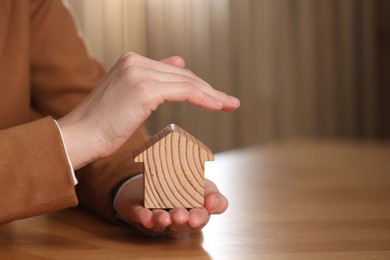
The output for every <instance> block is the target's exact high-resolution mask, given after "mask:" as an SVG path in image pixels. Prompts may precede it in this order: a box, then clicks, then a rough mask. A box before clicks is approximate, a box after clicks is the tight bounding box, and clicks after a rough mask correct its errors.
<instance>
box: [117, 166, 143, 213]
mask: <svg viewBox="0 0 390 260" xmlns="http://www.w3.org/2000/svg"><path fill="white" fill-rule="evenodd" d="M142 177H143V173H139V174H137V175H135V176H133V177H130V178H129V179H127V180H126V181H124V182H123V183H122V185H121V186H120V187H119V189H118V190H117V191H116V194H115V198H114V201H113V206H114V210H115V212H118V211H117V210H116V206H115V205H116V201H117V200H118V194H119V193H120V192H121V191H122V190H123V188H124V187H125V186H126V185H127V184H129V183H130V182H132V181H134V180H136V179H138V178H142Z"/></svg>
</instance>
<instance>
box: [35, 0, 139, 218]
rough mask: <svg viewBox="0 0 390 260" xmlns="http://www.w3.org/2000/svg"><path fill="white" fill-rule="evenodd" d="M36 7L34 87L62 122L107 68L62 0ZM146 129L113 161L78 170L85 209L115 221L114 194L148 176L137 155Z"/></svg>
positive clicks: (43, 107) (38, 102) (42, 105)
mask: <svg viewBox="0 0 390 260" xmlns="http://www.w3.org/2000/svg"><path fill="white" fill-rule="evenodd" d="M35 3H36V4H37V5H36V6H32V10H33V16H32V17H33V21H32V30H33V31H32V35H33V36H32V77H31V79H32V84H33V99H34V101H35V102H34V104H35V106H36V108H35V109H36V110H38V111H40V112H41V113H43V114H47V115H52V116H53V117H55V118H57V117H61V116H62V115H64V114H66V113H67V112H69V111H70V110H71V109H72V108H74V107H75V106H76V105H77V104H78V103H79V102H81V101H82V100H83V99H84V98H85V97H86V95H88V93H89V92H90V91H91V90H92V88H93V87H94V86H96V85H97V84H98V82H99V81H100V79H101V78H102V77H103V75H104V73H105V72H104V69H103V68H102V67H101V65H100V64H99V63H98V62H96V60H94V59H93V58H91V56H90V55H89V53H88V50H87V49H86V47H85V45H84V42H83V40H82V39H81V38H80V37H79V32H78V30H77V27H76V26H75V23H74V21H73V19H72V17H71V15H70V13H69V11H68V10H67V9H66V8H65V7H64V6H63V4H62V2H61V1H58V0H47V1H44V0H40V1H38V0H36V1H35ZM146 139H147V135H146V133H145V131H144V130H143V128H141V129H139V130H138V131H137V132H136V133H134V135H133V136H132V137H131V138H130V140H129V141H128V142H127V143H126V144H125V145H124V146H123V147H122V148H121V149H120V150H119V151H118V152H117V153H116V154H114V155H113V156H111V157H109V158H106V159H104V160H99V161H96V162H94V163H92V164H90V165H88V166H86V167H84V168H83V169H81V170H79V171H77V173H76V175H77V179H78V181H79V184H78V185H77V186H76V191H77V196H78V199H79V202H80V204H81V205H82V206H84V207H86V208H88V209H90V210H91V211H93V212H95V213H97V214H99V215H100V216H102V217H104V218H106V219H110V220H114V219H115V214H114V211H113V206H112V191H113V190H114V189H115V188H116V187H117V186H118V185H119V184H120V183H121V182H122V181H123V180H125V179H127V178H129V177H131V176H133V175H135V174H137V173H139V172H141V171H142V165H140V164H136V163H134V162H133V159H132V150H133V149H134V148H136V146H138V145H140V144H141V143H143V142H144V141H146Z"/></svg>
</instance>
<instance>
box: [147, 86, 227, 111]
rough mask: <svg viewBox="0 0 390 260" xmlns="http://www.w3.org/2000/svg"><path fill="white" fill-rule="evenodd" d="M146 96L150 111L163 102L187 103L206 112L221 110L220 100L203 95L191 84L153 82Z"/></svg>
mask: <svg viewBox="0 0 390 260" xmlns="http://www.w3.org/2000/svg"><path fill="white" fill-rule="evenodd" d="M153 85H154V87H153V88H151V89H152V91H150V92H149V93H148V94H149V95H148V96H147V97H148V98H150V104H149V105H148V106H149V108H150V109H151V110H156V109H157V106H159V105H161V104H162V103H165V102H188V103H192V104H194V105H196V106H199V107H201V108H204V109H208V110H222V109H224V104H223V102H222V101H221V100H219V99H217V98H215V97H213V96H211V95H209V94H207V93H205V92H204V91H202V90H201V89H200V88H198V87H197V86H196V84H193V83H192V82H155V83H154V84H153Z"/></svg>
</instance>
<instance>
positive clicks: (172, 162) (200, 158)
mask: <svg viewBox="0 0 390 260" xmlns="http://www.w3.org/2000/svg"><path fill="white" fill-rule="evenodd" d="M133 155H134V160H135V162H143V163H144V206H145V208H150V209H154V208H163V209H170V208H176V207H183V208H197V207H203V206H204V167H205V161H213V160H214V155H213V153H212V151H211V150H210V149H209V148H208V147H207V146H206V145H204V144H203V143H201V142H200V141H199V140H197V139H196V138H195V137H193V136H192V135H190V134H189V133H187V132H186V131H184V130H183V129H181V128H180V127H178V126H177V125H175V124H171V125H169V126H167V127H165V128H164V129H163V130H161V131H160V132H159V133H157V134H156V135H154V136H153V137H151V138H150V139H149V140H148V141H147V142H146V143H144V144H143V145H142V146H140V147H139V148H138V149H136V150H135V151H134V152H133Z"/></svg>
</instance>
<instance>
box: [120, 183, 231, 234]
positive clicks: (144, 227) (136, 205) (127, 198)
mask: <svg viewBox="0 0 390 260" xmlns="http://www.w3.org/2000/svg"><path fill="white" fill-rule="evenodd" d="M227 207H228V200H227V199H226V197H225V196H223V195H222V194H221V193H220V192H219V191H218V188H217V187H216V185H215V184H214V183H213V182H211V181H210V180H207V179H206V180H205V203H204V208H194V209H190V210H187V209H184V208H174V209H171V210H169V211H166V210H163V209H153V210H150V209H147V208H144V207H143V178H136V179H134V180H133V181H130V182H129V183H128V184H126V185H125V186H124V187H123V188H122V189H121V190H120V191H119V193H118V194H117V197H116V200H115V208H116V211H117V214H118V216H119V218H120V219H121V220H123V221H125V222H127V223H129V224H130V225H132V226H133V227H135V228H136V229H137V230H138V231H140V232H141V233H142V234H144V235H147V236H150V237H169V238H178V237H182V236H185V235H187V234H190V233H192V232H194V231H199V230H201V229H202V228H203V227H204V226H205V225H206V224H207V223H208V221H209V219H210V215H211V214H221V213H223V212H225V210H226V209H227Z"/></svg>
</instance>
